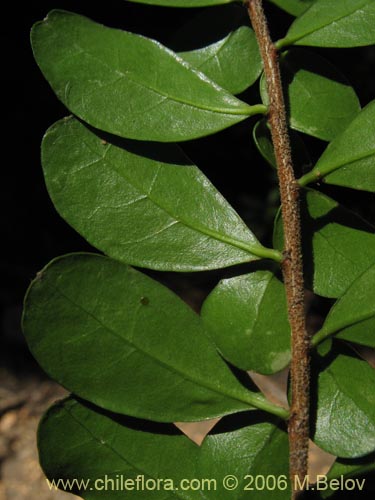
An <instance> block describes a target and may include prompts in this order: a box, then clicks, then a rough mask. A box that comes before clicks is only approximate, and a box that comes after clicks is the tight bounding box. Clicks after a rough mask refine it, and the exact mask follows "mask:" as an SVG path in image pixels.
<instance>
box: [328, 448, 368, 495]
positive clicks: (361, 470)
mask: <svg viewBox="0 0 375 500" xmlns="http://www.w3.org/2000/svg"><path fill="white" fill-rule="evenodd" d="M374 470H375V454H372V455H370V456H366V457H363V458H360V459H356V460H350V459H343V458H341V459H340V458H338V459H337V460H336V461H335V463H334V464H333V466H332V467H331V469H330V470H329V472H328V474H327V480H328V484H329V485H330V487H329V488H328V489H327V490H324V491H322V492H321V496H322V498H329V497H330V496H331V495H333V494H334V493H335V492H337V491H338V490H340V482H341V480H342V479H341V478H343V479H344V481H345V480H347V479H349V478H353V480H354V482H355V485H356V486H357V487H356V488H353V489H355V491H366V490H367V491H368V488H367V486H368V485H367V484H366V483H367V480H366V478H363V477H361V476H363V475H364V474H367V473H368V472H371V471H374ZM332 480H334V481H333V482H332ZM337 480H338V482H339V485H338V484H337ZM332 486H333V488H332ZM368 493H370V492H369V491H368Z"/></svg>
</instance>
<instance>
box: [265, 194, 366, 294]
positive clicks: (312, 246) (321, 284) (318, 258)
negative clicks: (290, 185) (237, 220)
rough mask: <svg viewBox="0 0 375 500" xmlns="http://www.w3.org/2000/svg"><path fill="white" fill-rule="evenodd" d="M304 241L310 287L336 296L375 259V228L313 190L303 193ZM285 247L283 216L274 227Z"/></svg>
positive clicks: (277, 241)
mask: <svg viewBox="0 0 375 500" xmlns="http://www.w3.org/2000/svg"><path fill="white" fill-rule="evenodd" d="M301 212H302V213H301V217H302V240H303V255H304V265H305V277H306V280H307V283H306V284H307V286H309V287H310V289H312V290H313V291H314V292H315V293H317V294H318V295H322V296H323V297H331V298H337V297H341V295H343V293H344V292H345V291H346V290H347V289H348V288H349V286H350V285H351V283H353V281H354V280H355V279H356V278H358V276H360V275H361V274H362V273H363V272H364V271H365V270H366V269H368V267H369V266H370V265H372V264H373V263H374V261H375V233H374V227H373V226H371V225H370V224H369V223H367V222H366V221H364V220H363V219H362V218H361V217H359V216H358V215H356V214H354V213H353V212H351V211H349V210H347V209H345V208H344V207H343V206H341V205H340V204H339V203H337V202H336V201H335V200H333V199H332V198H329V197H328V196H325V195H324V194H322V193H319V192H317V191H313V190H310V189H309V190H306V191H303V193H302V207H301ZM274 244H275V247H276V248H279V249H281V248H283V229H282V223H281V219H280V215H278V216H277V217H276V221H275V230H274Z"/></svg>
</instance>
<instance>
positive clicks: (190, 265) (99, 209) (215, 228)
mask: <svg viewBox="0 0 375 500" xmlns="http://www.w3.org/2000/svg"><path fill="white" fill-rule="evenodd" d="M109 141H111V142H109ZM42 163H43V169H44V175H45V179H46V184H47V188H48V191H49V193H50V196H51V198H52V200H53V202H54V205H55V206H56V208H57V210H58V211H59V213H60V214H61V215H62V217H64V219H66V220H67V221H68V222H69V224H71V225H72V226H73V227H74V228H75V229H76V230H77V231H78V232H79V233H80V234H82V235H83V236H84V237H85V238H86V239H87V240H88V241H89V242H90V243H91V244H93V245H95V246H96V247H97V248H99V249H100V250H102V251H104V252H105V253H106V254H108V255H109V256H110V257H113V258H115V259H118V260H120V261H122V262H125V263H128V264H133V265H137V266H141V267H149V268H152V269H161V270H173V271H198V270H202V269H215V268H220V267H226V266H230V265H232V264H237V263H240V262H248V261H251V260H254V259H256V258H258V257H259V256H260V255H264V256H271V257H272V256H274V254H275V251H274V250H267V249H265V248H264V247H263V246H262V245H261V244H260V243H259V242H258V241H257V239H256V238H255V236H254V235H253V234H252V233H251V232H250V231H249V230H248V228H247V227H246V225H245V224H244V222H243V221H242V220H241V219H240V217H239V216H238V215H237V214H236V212H235V211H234V210H233V209H232V207H231V206H230V205H229V204H228V203H227V202H226V200H225V199H224V198H223V197H222V196H221V195H220V194H219V193H218V192H217V191H216V189H215V188H214V187H213V186H212V184H211V183H210V182H209V180H208V179H207V178H206V177H205V176H204V175H203V174H202V173H201V172H200V171H199V170H198V168H197V167H195V166H194V165H193V164H192V163H191V161H190V160H189V159H188V158H187V157H186V156H185V155H184V154H183V153H182V151H181V150H180V149H179V148H178V147H177V146H176V145H172V144H171V145H169V144H168V145H158V144H155V143H139V142H136V143H135V142H132V141H125V140H123V141H116V138H114V137H106V140H103V137H102V136H99V135H97V133H96V132H94V131H91V130H89V129H88V128H87V127H85V126H84V125H83V124H81V123H80V122H79V121H77V120H76V119H74V118H70V119H66V120H62V121H59V122H57V123H56V124H55V125H53V126H52V127H51V128H50V129H49V131H48V132H47V133H46V135H45V137H44V140H43V145H42ZM264 252H265V253H264Z"/></svg>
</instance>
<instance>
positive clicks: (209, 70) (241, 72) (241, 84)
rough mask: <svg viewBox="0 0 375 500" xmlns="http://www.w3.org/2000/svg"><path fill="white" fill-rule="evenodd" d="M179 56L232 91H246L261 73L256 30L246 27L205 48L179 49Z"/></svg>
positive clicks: (234, 92) (237, 92) (233, 92)
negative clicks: (186, 50) (185, 50)
mask: <svg viewBox="0 0 375 500" xmlns="http://www.w3.org/2000/svg"><path fill="white" fill-rule="evenodd" d="M180 56H181V57H182V58H183V59H185V61H187V62H188V63H190V64H191V65H192V66H194V67H195V68H197V69H198V70H199V71H202V73H204V74H205V75H207V76H208V78H210V79H211V80H213V81H215V82H216V83H217V84H218V85H220V87H222V88H224V89H226V90H227V91H228V92H230V93H232V94H239V93H240V92H243V91H244V90H246V89H247V88H248V87H250V86H251V85H252V84H253V83H254V82H255V81H256V80H257V79H258V78H259V76H260V74H261V72H262V59H261V57H260V54H259V49H258V44H257V41H256V37H255V33H254V31H253V30H252V29H250V28H248V27H247V26H241V27H240V28H238V29H237V30H236V31H233V32H232V33H230V34H229V35H228V36H226V37H225V38H224V39H223V40H220V41H219V42H216V43H214V44H212V45H209V46H208V47H204V48H203V49H198V50H193V51H189V52H182V53H181V54H180Z"/></svg>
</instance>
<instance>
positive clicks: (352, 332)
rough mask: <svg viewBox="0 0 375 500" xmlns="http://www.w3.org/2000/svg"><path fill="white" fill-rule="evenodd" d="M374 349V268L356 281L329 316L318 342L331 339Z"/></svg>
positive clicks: (317, 336)
mask: <svg viewBox="0 0 375 500" xmlns="http://www.w3.org/2000/svg"><path fill="white" fill-rule="evenodd" d="M333 334H338V335H337V337H339V338H342V339H344V340H349V341H352V342H355V343H357V344H362V345H365V346H369V347H375V266H374V265H372V266H371V267H370V268H369V269H368V270H367V271H365V272H364V273H363V274H362V275H361V276H359V278H357V279H356V280H355V281H354V282H353V283H352V284H351V286H350V287H349V288H348V290H347V291H346V292H345V294H344V295H343V296H342V297H341V298H340V299H339V300H338V301H337V302H336V303H335V305H334V306H333V307H332V309H331V311H330V312H329V314H328V316H327V318H326V320H325V322H324V325H323V327H322V328H321V330H320V331H319V332H318V333H317V334H316V335H315V339H324V338H326V337H328V336H330V335H333Z"/></svg>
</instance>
